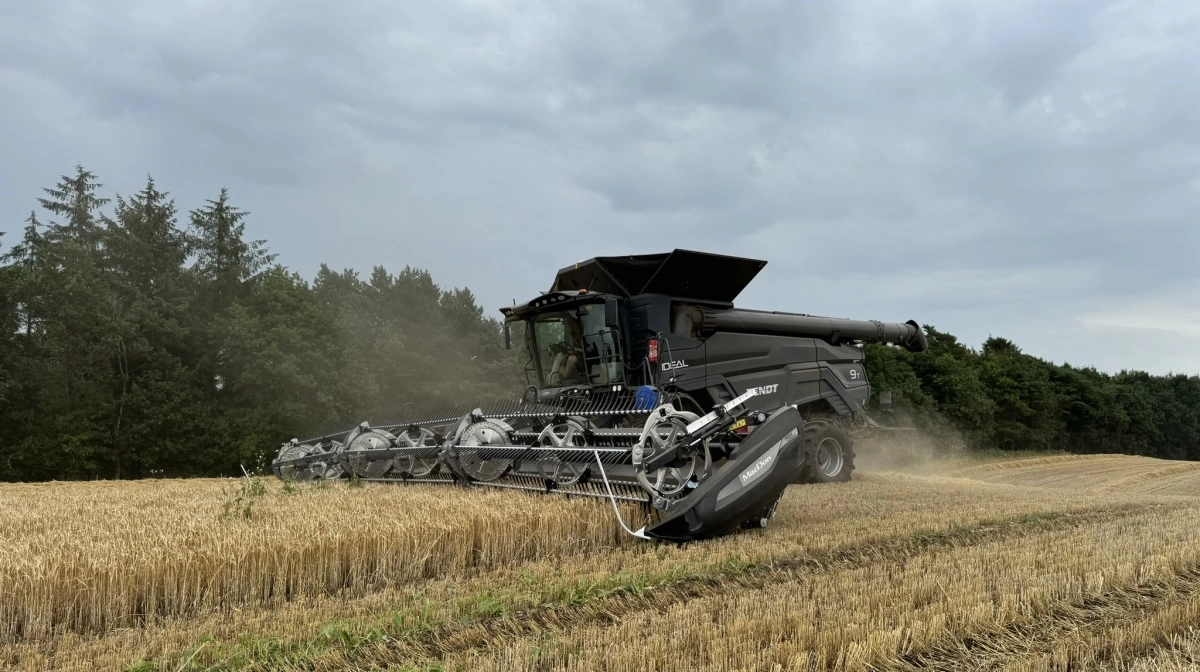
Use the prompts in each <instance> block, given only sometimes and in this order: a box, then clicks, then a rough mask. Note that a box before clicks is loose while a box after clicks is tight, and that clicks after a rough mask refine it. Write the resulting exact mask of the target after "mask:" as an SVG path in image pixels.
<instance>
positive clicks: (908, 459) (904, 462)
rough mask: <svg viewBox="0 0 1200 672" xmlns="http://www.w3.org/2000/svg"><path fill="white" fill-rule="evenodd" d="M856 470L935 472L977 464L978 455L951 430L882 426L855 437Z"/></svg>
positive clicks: (944, 471) (935, 473) (941, 472)
mask: <svg viewBox="0 0 1200 672" xmlns="http://www.w3.org/2000/svg"><path fill="white" fill-rule="evenodd" d="M854 453H855V460H854V465H855V471H856V472H877V473H886V472H900V473H906V474H919V475H937V474H943V473H946V472H949V471H953V470H955V469H960V468H962V467H965V466H969V465H970V464H973V463H976V462H977V461H978V458H977V457H976V456H974V455H973V454H972V452H971V451H970V449H969V448H968V447H967V444H966V441H965V440H963V439H962V437H961V436H959V435H958V434H957V433H956V432H954V431H953V430H943V431H939V432H937V433H934V432H929V431H923V430H919V429H912V428H902V427H896V428H891V427H882V428H878V429H872V430H867V431H864V432H863V433H862V434H860V435H858V436H855V437H854Z"/></svg>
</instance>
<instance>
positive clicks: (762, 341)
mask: <svg viewBox="0 0 1200 672" xmlns="http://www.w3.org/2000/svg"><path fill="white" fill-rule="evenodd" d="M764 266H766V262H765V261H759V260H755V259H745V258H739V257H730V256H723V255H716V254H708V253H702V252H692V251H687V250H675V251H673V252H670V253H664V254H649V255H634V256H624V257H596V258H594V259H590V260H588V261H584V262H580V263H578V264H574V265H572V266H569V267H567V268H564V269H562V270H560V271H559V272H558V275H557V277H555V279H554V284H553V286H552V287H551V288H550V290H549V291H548V292H544V293H542V295H541V296H538V297H537V298H534V299H532V300H531V301H529V302H527V303H525V304H522V305H519V306H512V307H505V308H502V309H501V312H502V313H503V314H504V317H505V321H504V338H505V345H506V347H509V348H511V347H512V326H513V324H514V323H519V324H520V325H521V326H523V329H522V330H521V331H522V333H523V336H524V346H525V348H526V350H527V352H528V354H529V361H528V363H527V364H526V376H527V382H529V383H530V386H529V387H528V388H526V390H525V393H524V395H523V396H522V398H521V399H519V400H517V401H512V400H508V401H506V402H504V401H502V402H499V403H496V404H491V405H480V406H474V405H471V406H463V407H460V408H457V409H450V410H445V411H441V412H435V413H430V414H428V415H426V416H418V415H417V414H416V412H415V410H414V411H413V413H412V416H411V417H407V418H402V419H400V420H396V421H394V422H389V423H384V424H377V425H371V424H368V423H365V422H364V423H362V424H361V425H360V426H358V427H356V428H354V429H351V430H349V431H344V432H341V433H338V434H332V435H327V436H321V437H315V438H312V439H308V440H304V441H300V440H296V439H293V440H292V441H290V442H288V443H285V444H284V445H283V446H282V448H281V449H280V451H279V454H278V456H277V457H276V459H275V460H274V462H273V464H272V469H273V471H274V473H275V474H276V475H277V476H278V477H280V478H282V479H290V480H299V481H305V480H312V479H328V478H358V479H361V480H364V481H387V482H395V483H448V484H458V485H465V486H470V487H474V486H482V487H497V488H516V489H521V490H530V491H537V492H545V493H556V494H563V495H567V496H572V495H575V496H588V497H600V498H603V499H608V500H610V501H611V502H612V504H613V510H614V511H615V512H616V514H617V518H618V520H619V521H620V523H621V525H622V527H623V528H624V529H625V530H626V531H628V532H630V533H631V534H634V535H635V536H638V537H642V538H647V539H649V538H658V539H670V540H682V541H686V540H692V539H703V538H711V537H714V536H718V535H722V534H726V533H729V532H732V531H735V530H737V529H739V528H747V527H758V526H765V525H766V524H767V521H768V520H769V519H770V518H771V516H772V515H773V514H774V511H775V506H776V504H777V503H778V501H779V499H780V497H781V496H782V494H783V491H784V489H785V488H786V487H787V486H788V485H789V484H792V483H822V482H833V481H847V480H849V479H850V473H851V471H852V470H853V469H854V450H853V443H852V438H851V437H852V435H854V434H856V433H858V432H861V431H863V430H868V429H870V428H872V427H877V426H878V425H877V424H876V423H874V422H873V421H872V420H871V419H870V418H868V417H867V415H866V412H865V409H866V405H867V402H868V400H869V399H870V396H871V387H870V385H869V384H868V382H867V378H866V369H865V368H864V366H863V353H862V349H861V344H862V343H867V342H870V343H889V344H895V345H900V346H903V347H905V348H907V349H908V350H910V351H913V352H919V351H922V350H925V348H926V347H927V346H926V340H925V334H924V332H923V331H922V330H921V327H920V326H919V325H918V324H917V323H916V322H913V321H909V322H906V323H892V322H877V321H874V320H871V321H865V320H849V319H841V318H829V317H817V316H812V315H804V314H797V313H781V312H766V311H758V310H746V309H741V308H735V307H734V306H733V300H734V298H735V297H736V296H737V295H738V294H739V293H741V291H742V289H744V288H745V287H746V285H748V284H749V283H750V281H751V280H753V279H754V277H755V276H756V275H757V274H758V273H759V271H761V270H762V268H763V267H764ZM405 406H406V407H411V406H412V404H406V405H405ZM414 409H415V407H414ZM617 501H627V502H638V503H641V504H643V505H644V510H645V512H646V516H647V522H646V525H645V526H643V527H642V528H641V529H639V530H636V531H634V530H632V529H631V528H630V527H629V526H628V525H627V524H626V523H625V521H624V520H622V519H621V516H620V510H619V508H618V507H617Z"/></svg>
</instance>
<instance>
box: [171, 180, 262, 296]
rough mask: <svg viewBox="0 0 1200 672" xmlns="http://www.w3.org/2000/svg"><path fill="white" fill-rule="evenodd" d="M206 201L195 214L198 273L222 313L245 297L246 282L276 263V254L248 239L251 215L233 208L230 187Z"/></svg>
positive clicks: (258, 242)
mask: <svg viewBox="0 0 1200 672" xmlns="http://www.w3.org/2000/svg"><path fill="white" fill-rule="evenodd" d="M205 202H206V203H207V205H206V206H205V207H203V208H198V209H196V210H193V211H192V212H191V222H192V230H193V233H194V235H195V238H196V241H195V247H196V253H197V259H196V265H195V271H196V272H197V273H198V274H199V276H200V278H202V279H203V280H204V281H205V282H206V283H208V285H209V291H210V293H211V294H210V307H211V308H212V309H214V310H215V311H220V310H223V309H225V308H227V307H229V305H230V304H231V303H233V302H234V301H235V300H236V299H237V298H238V297H240V296H242V295H243V289H244V287H245V285H246V283H248V282H250V281H252V280H254V279H255V278H256V277H258V275H259V273H261V272H262V271H263V270H264V269H266V268H268V267H269V266H270V265H271V264H272V263H274V261H275V257H276V255H274V254H270V253H268V252H267V251H266V247H265V245H266V241H263V240H254V241H247V240H246V239H245V235H246V224H245V221H244V220H245V218H246V215H248V214H250V213H248V212H246V211H244V210H241V209H239V208H237V207H235V206H233V205H230V203H229V190H228V189H227V188H224V187H222V188H221V193H220V194H219V195H218V196H217V199H216V200H211V199H209V200H207V201H205Z"/></svg>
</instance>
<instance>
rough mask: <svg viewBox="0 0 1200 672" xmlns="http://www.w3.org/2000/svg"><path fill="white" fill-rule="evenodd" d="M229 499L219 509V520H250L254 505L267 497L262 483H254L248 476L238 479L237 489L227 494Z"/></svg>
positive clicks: (252, 515) (265, 488)
mask: <svg viewBox="0 0 1200 672" xmlns="http://www.w3.org/2000/svg"><path fill="white" fill-rule="evenodd" d="M226 495H227V496H228V497H229V499H226V500H225V503H224V504H223V505H222V507H221V520H231V519H233V518H241V519H243V520H250V519H251V518H253V517H254V505H255V504H257V503H258V502H259V500H261V499H262V498H263V497H266V496H267V486H265V485H263V482H262V481H256V480H254V479H252V478H250V477H249V476H246V477H245V478H241V479H239V483H238V487H237V489H236V490H234V491H233V492H232V493H229V492H227V493H226Z"/></svg>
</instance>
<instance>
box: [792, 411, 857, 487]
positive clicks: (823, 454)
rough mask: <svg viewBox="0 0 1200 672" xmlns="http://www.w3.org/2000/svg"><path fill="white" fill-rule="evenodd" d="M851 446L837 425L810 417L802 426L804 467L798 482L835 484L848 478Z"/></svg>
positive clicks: (852, 456) (851, 455)
mask: <svg viewBox="0 0 1200 672" xmlns="http://www.w3.org/2000/svg"><path fill="white" fill-rule="evenodd" d="M853 471H854V447H853V442H852V441H851V440H850V435H849V434H847V433H846V430H844V429H842V428H841V426H839V425H837V424H835V423H832V422H828V421H822V420H810V421H809V422H808V423H807V426H806V427H805V451H804V469H803V473H802V474H801V478H800V481H799V482H801V483H836V482H844V481H848V480H850V473H851V472H853Z"/></svg>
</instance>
